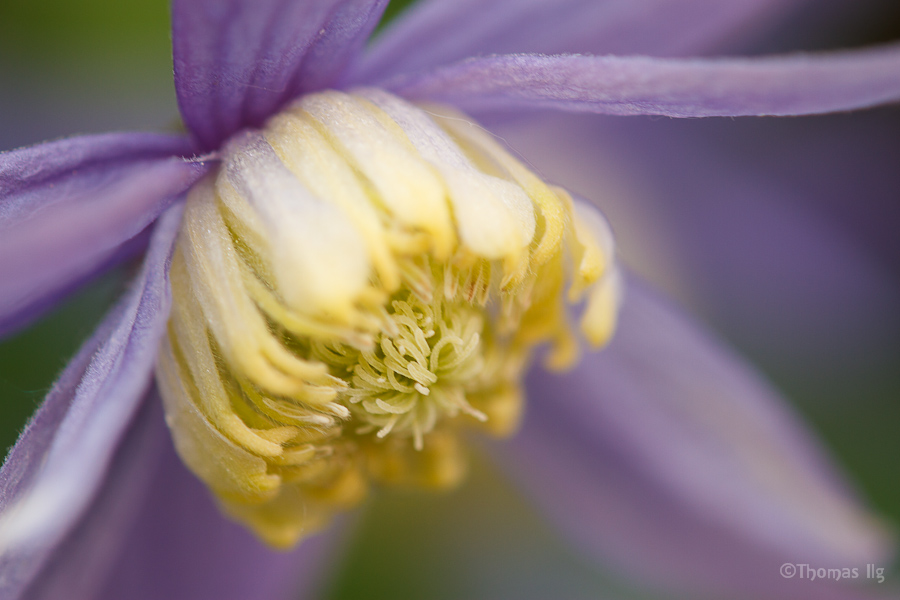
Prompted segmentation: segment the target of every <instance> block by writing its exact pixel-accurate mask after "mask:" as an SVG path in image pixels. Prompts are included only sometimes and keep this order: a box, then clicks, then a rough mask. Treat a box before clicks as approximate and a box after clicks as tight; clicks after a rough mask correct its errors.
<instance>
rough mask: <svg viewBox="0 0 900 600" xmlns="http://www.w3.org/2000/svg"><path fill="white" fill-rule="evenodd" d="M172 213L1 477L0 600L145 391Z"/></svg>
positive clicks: (43, 555) (20, 583)
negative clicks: (135, 275) (134, 278)
mask: <svg viewBox="0 0 900 600" xmlns="http://www.w3.org/2000/svg"><path fill="white" fill-rule="evenodd" d="M180 218H181V207H180V206H175V207H173V208H171V209H170V210H169V211H168V212H166V213H165V214H164V215H163V216H162V217H161V218H160V220H159V222H158V224H157V226H156V230H155V231H154V235H153V239H152V240H151V243H150V249H149V253H148V256H147V259H146V261H145V263H144V268H143V271H142V273H141V275H140V277H139V278H138V281H137V282H136V284H135V286H134V287H133V288H132V290H131V291H130V292H129V294H128V295H127V296H126V297H125V298H124V300H123V301H122V302H121V303H120V304H119V306H118V307H117V308H116V309H115V310H114V311H113V313H112V314H111V315H110V316H109V317H107V319H106V320H105V322H104V324H103V325H101V327H100V331H99V332H98V333H97V334H95V336H94V337H93V338H92V339H91V340H90V341H89V342H88V343H87V344H86V345H85V347H84V348H83V349H82V350H81V351H80V353H79V355H78V356H77V357H76V358H75V360H74V361H73V362H72V364H71V365H70V366H69V367H68V368H67V369H66V371H65V372H64V373H63V375H62V377H61V378H60V380H59V382H58V383H57V384H56V385H55V386H54V388H53V390H52V391H51V392H50V395H49V396H48V397H47V399H46V401H45V402H44V404H43V405H42V407H41V408H40V409H39V410H38V412H37V414H36V415H35V416H34V417H33V419H32V421H31V422H30V423H29V424H28V426H27V427H26V429H25V431H24V432H23V433H22V435H21V437H20V438H19V441H18V442H17V443H16V445H15V446H14V447H13V449H12V451H11V452H10V454H9V456H8V457H7V460H6V463H5V464H4V466H3V469H2V471H0V572H3V573H4V574H5V576H6V577H5V579H2V580H0V596H2V597H17V595H18V594H19V593H20V592H21V590H22V589H24V587H25V586H27V585H28V584H29V582H30V581H32V579H33V578H34V576H35V575H36V573H37V571H38V569H39V568H40V566H41V565H42V564H43V563H44V561H45V560H46V559H47V557H48V555H49V554H50V553H51V552H52V550H53V548H54V547H55V546H56V545H57V544H58V543H59V542H60V541H61V540H62V539H63V537H64V536H65V535H66V534H67V533H68V532H69V531H70V529H71V528H72V527H73V526H74V525H75V523H76V522H77V520H78V518H79V517H80V516H81V515H82V514H83V513H84V511H85V509H86V508H87V507H88V505H89V503H90V501H91V499H92V498H93V496H94V495H95V493H96V491H97V489H98V487H99V486H100V484H101V483H102V481H103V477H104V474H105V472H106V470H107V468H108V466H109V464H110V461H111V460H112V456H113V454H114V452H115V449H116V447H117V446H118V444H119V440H120V439H121V437H122V435H123V433H124V431H125V429H126V428H127V426H128V424H129V423H130V422H131V420H132V417H133V415H134V413H135V411H136V410H137V408H138V406H139V405H140V401H141V399H142V398H143V396H144V392H145V390H146V388H147V385H148V384H149V382H150V378H151V374H152V368H153V363H154V361H155V359H156V352H157V345H158V343H159V340H160V338H161V336H162V334H163V332H164V331H165V325H166V320H167V317H168V312H169V303H170V297H169V290H168V282H167V271H168V265H169V260H170V254H171V251H172V247H173V244H174V241H175V236H176V234H177V232H178V229H179V226H180Z"/></svg>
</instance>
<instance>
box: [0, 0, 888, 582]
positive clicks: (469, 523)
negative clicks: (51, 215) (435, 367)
mask: <svg viewBox="0 0 900 600" xmlns="http://www.w3.org/2000/svg"><path fill="white" fill-rule="evenodd" d="M408 3H409V2H408V1H406V2H399V3H398V2H394V3H392V5H391V8H390V12H389V14H391V15H392V14H395V13H396V12H398V11H399V10H400V9H401V8H402V6H403V5H404V4H408ZM851 25H853V24H851ZM168 27H169V18H168V6H167V3H166V2H165V1H163V0H129V1H127V2H122V1H121V0H78V1H73V0H44V1H42V2H32V1H27V0H3V1H0V115H2V119H0V150H6V149H10V148H14V147H18V146H21V145H27V144H32V143H36V142H40V141H43V140H46V139H52V138H56V137H61V136H66V135H72V134H76V133H92V132H101V131H109V130H116V129H150V130H160V129H165V128H171V127H172V126H173V125H174V124H175V123H177V108H176V103H175V96H174V89H173V87H172V76H171V58H170V46H169V43H170V41H169V29H168ZM854 27H855V29H853V31H854V33H853V35H852V36H851V38H850V41H852V42H857V43H858V42H860V41H861V40H860V36H861V35H862V36H866V35H868V36H869V39H880V38H883V37H885V35H886V34H884V32H883V29H884V23H883V22H882V21H881V20H878V21H874V20H873V21H872V23H871V27H870V28H868V29H867V28H866V27H867V26H866V23H865V22H861V23H857V24H855V25H854ZM895 33H896V32H895ZM829 35H832V37H830V38H829V37H828V36H829ZM888 37H889V35H888ZM829 40H830V43H831V44H833V45H838V44H843V43H847V42H848V39H847V36H846V35H844V34H842V33H841V32H840V31H833V32H831V33H829V31H827V30H826V31H824V32H821V37H820V38H815V39H812V40H810V41H809V44H810V47H811V46H812V45H819V46H823V47H827V46H828V45H829ZM863 41H864V40H863ZM132 270H133V265H126V266H123V267H121V268H119V269H118V270H116V271H114V272H112V273H110V274H108V275H106V276H104V277H102V278H101V279H99V280H98V281H96V282H95V283H93V284H92V285H90V286H89V287H88V288H87V289H85V290H83V291H81V292H80V293H79V294H77V295H76V296H75V297H74V298H73V299H72V300H71V301H69V302H68V303H67V304H65V305H64V306H62V307H60V308H59V309H57V310H55V311H54V312H53V313H51V314H50V315H48V316H47V317H46V318H44V319H42V320H41V321H40V322H38V323H37V324H36V325H34V326H32V327H31V328H29V329H27V330H26V331H24V332H21V333H19V334H18V335H15V336H14V337H12V338H11V339H8V340H6V341H4V342H2V343H0V397H2V401H0V447H3V448H4V449H6V448H9V447H10V446H11V445H12V444H13V443H14V442H15V439H16V436H17V435H18V432H19V431H20V430H21V428H22V427H23V425H24V423H25V421H26V420H27V418H28V416H29V415H30V414H31V413H32V412H33V411H34V410H35V408H36V407H37V406H38V405H39V403H40V401H41V399H42V398H43V396H44V395H45V393H46V392H47V390H48V389H49V386H50V385H51V384H52V382H53V380H54V378H55V376H56V375H57V374H58V373H59V372H60V370H61V369H62V368H63V366H64V365H65V363H66V361H67V360H68V358H69V357H71V356H72V355H73V353H74V352H75V351H76V350H77V348H78V346H79V344H80V343H81V341H83V340H84V339H85V338H86V337H87V336H88V335H89V334H90V332H91V331H92V329H93V328H94V326H95V325H96V324H97V322H98V321H99V319H100V318H101V317H102V315H103V314H104V312H105V310H106V309H107V308H108V307H109V306H110V304H111V303H112V302H113V301H114V300H115V298H116V297H117V296H118V294H119V293H120V292H121V291H122V290H123V289H124V285H125V281H126V280H127V276H128V275H129V273H130V272H131V271H132ZM752 358H754V359H755V360H756V362H757V364H759V365H761V366H762V367H763V368H764V369H765V370H766V371H767V373H768V374H769V375H770V377H772V378H773V379H774V380H775V381H776V382H777V383H778V384H779V385H780V386H781V387H782V389H784V390H785V391H786V392H787V393H788V394H789V395H790V397H791V398H792V399H794V400H795V401H796V403H797V407H798V409H799V410H800V411H801V413H802V414H803V415H804V416H805V417H806V418H807V419H808V421H809V422H810V423H811V424H812V426H813V427H814V428H815V429H816V430H817V431H818V432H819V433H820V434H821V436H822V437H823V439H824V440H825V441H826V443H827V444H828V446H829V447H830V448H831V449H832V450H833V452H834V453H835V455H836V456H837V457H838V459H839V461H840V462H841V463H842V464H843V466H845V467H846V469H847V470H848V471H849V472H850V474H851V475H852V477H854V478H855V480H856V481H857V482H858V483H859V484H860V487H861V488H862V489H863V490H864V492H865V494H866V495H867V497H868V498H869V500H870V501H871V503H872V504H873V505H874V506H875V507H876V508H877V509H878V510H879V512H881V513H882V514H884V515H886V516H888V517H889V518H890V519H891V520H892V521H893V522H895V523H900V461H898V460H897V458H898V457H900V435H898V434H897V430H898V425H900V402H898V399H900V357H898V355H896V354H895V355H894V356H891V357H889V358H888V359H887V361H886V362H883V363H879V364H868V365H866V366H865V367H864V368H854V369H852V370H848V371H846V372H844V371H841V372H838V373H821V374H820V376H816V377H811V376H810V375H809V373H807V372H802V373H797V372H796V371H794V370H792V369H791V365H785V364H784V363H782V362H780V361H777V360H775V359H774V357H773V356H770V355H767V354H765V353H757V354H756V355H755V356H753V357H752ZM848 398H849V399H852V401H847V399H848ZM423 496H425V497H424V498H423ZM360 520H361V535H359V536H358V537H356V538H354V540H353V541H352V543H351V549H350V552H349V554H348V555H347V556H346V557H345V559H344V562H343V565H342V566H341V569H340V570H339V572H338V573H337V574H336V575H335V577H334V579H333V581H332V583H331V585H330V588H329V589H330V596H329V597H330V598H333V599H350V598H372V597H392V598H395V599H398V600H399V599H402V598H460V597H516V598H542V597H548V598H549V597H566V598H580V597H583V598H597V597H617V598H639V597H642V596H641V595H640V593H639V592H637V591H635V590H633V589H629V587H628V586H627V584H624V583H622V582H619V581H617V580H616V579H615V578H614V577H611V576H610V575H608V574H605V573H601V572H598V571H596V570H595V568H594V567H593V566H591V565H589V564H586V563H585V562H583V561H582V560H581V559H579V557H578V555H577V554H576V553H575V552H574V551H573V550H572V549H570V548H568V547H567V546H566V545H565V544H564V542H562V541H561V540H560V539H558V538H557V537H556V536H555V534H554V533H553V532H552V530H550V529H549V528H548V527H547V526H546V525H545V524H543V523H542V521H541V520H540V519H539V518H538V517H537V516H536V515H535V514H534V512H533V511H532V510H531V509H530V508H529V507H528V506H527V505H526V504H524V503H523V501H522V499H521V498H520V497H519V496H518V495H517V494H516V493H515V492H514V491H513V490H512V489H511V488H510V487H509V486H508V485H507V484H506V482H505V481H504V480H503V478H502V476H501V475H499V474H498V473H497V472H495V471H494V470H493V469H492V468H491V467H490V466H489V465H487V464H485V463H482V462H476V464H475V467H474V469H473V475H472V477H471V478H470V480H469V481H468V482H467V483H466V484H465V485H464V486H463V488H462V489H461V490H459V491H457V492H455V493H452V494H448V495H440V496H432V495H430V494H416V493H404V492H388V493H385V494H381V495H378V497H377V498H376V499H375V500H374V501H373V502H371V503H369V504H368V505H367V507H366V508H365V509H364V510H363V511H362V515H361V519H360ZM426 533H427V535H426ZM372 557H377V559H375V560H373V558H372ZM387 557H389V558H387Z"/></svg>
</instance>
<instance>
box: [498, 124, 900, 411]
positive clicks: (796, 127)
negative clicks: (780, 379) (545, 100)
mask: <svg viewBox="0 0 900 600" xmlns="http://www.w3.org/2000/svg"><path fill="white" fill-rule="evenodd" d="M898 125H900V121H898V120H897V119H895V118H893V112H892V111H868V112H860V113H855V114H853V115H835V116H828V117H817V118H809V119H765V120H763V119H759V120H757V119H753V120H749V119H743V120H725V119H703V120H697V119H691V120H680V119H674V120H669V119H664V120H657V119H654V120H651V119H598V118H596V117H594V116H592V115H569V114H558V115H552V116H550V115H540V117H539V118H534V119H528V120H519V121H516V122H508V123H505V124H503V125H501V126H500V127H496V126H495V127H494V128H493V131H494V132H495V133H496V134H498V135H499V136H500V137H501V138H502V139H504V140H506V141H508V142H509V144H510V145H511V147H513V148H515V149H516V150H517V151H519V152H521V153H522V155H523V156H524V157H525V158H526V160H527V161H528V162H529V163H530V164H532V165H534V166H535V167H536V168H537V169H539V170H540V172H541V173H542V174H543V175H544V176H545V177H546V178H548V179H550V180H553V181H557V182H562V183H564V185H565V186H566V187H567V188H568V189H569V190H571V191H577V192H578V193H579V194H581V195H583V196H585V197H587V198H590V199H591V200H592V201H594V202H595V203H596V204H597V205H598V206H600V208H601V209H602V210H603V212H604V214H606V215H607V217H608V218H609V219H610V222H611V223H613V224H614V226H615V230H616V238H617V243H618V247H619V248H620V250H621V254H622V257H623V259H624V260H625V261H626V262H627V264H629V266H631V267H632V268H634V269H635V270H637V271H638V272H640V273H641V275H642V276H643V277H645V278H648V279H651V280H652V281H653V282H654V283H655V284H657V285H659V286H662V287H664V288H665V289H666V290H667V291H668V292H669V293H670V294H672V295H675V296H677V297H678V298H679V299H681V300H683V301H684V302H685V303H687V304H690V306H691V307H692V309H693V310H697V311H700V312H702V313H703V314H704V316H706V317H707V318H709V319H712V320H713V322H715V324H716V327H717V328H719V329H723V330H724V331H725V332H727V334H728V336H729V338H730V339H733V340H737V341H738V342H739V343H741V346H742V348H744V349H746V350H749V351H751V352H752V353H753V354H754V355H756V356H762V357H764V358H766V360H768V361H770V362H769V363H768V364H775V365H777V364H779V361H782V362H783V361H784V360H785V359H788V360H789V361H790V364H791V365H792V368H793V369H794V375H796V369H797V368H798V367H799V366H800V365H804V366H805V367H808V368H809V369H811V372H810V375H811V376H812V377H813V378H814V379H815V380H821V376H820V374H819V373H818V372H817V371H821V370H823V369H824V370H833V369H839V370H841V371H842V372H844V373H845V374H846V373H847V369H848V367H850V366H851V365H852V366H859V365H861V364H872V360H873V355H882V356H883V353H884V352H885V351H886V350H887V351H889V350H890V349H889V346H890V345H891V344H892V343H894V344H896V340H897V333H898V331H900V315H898V313H897V310H896V307H897V305H898V303H900V289H898V287H900V286H898V285H897V281H896V270H897V266H898V265H900V255H898V252H897V250H898V248H897V245H896V235H895V229H894V227H893V225H894V224H895V223H897V222H898V218H900V207H898V205H897V202H896V190H897V189H898V187H900V170H898V169H897V168H896V165H897V164H900V147H898V145H897V144H896V142H895V140H896V136H897V135H898V134H900V128H898ZM886 259H887V260H886ZM890 260H893V261H894V262H893V265H891V264H889V263H888V261H890ZM886 263H888V264H886ZM891 266H893V269H894V270H893V272H892V271H891V270H890V268H886V267H891ZM772 361H774V362H772ZM854 402H857V399H854Z"/></svg>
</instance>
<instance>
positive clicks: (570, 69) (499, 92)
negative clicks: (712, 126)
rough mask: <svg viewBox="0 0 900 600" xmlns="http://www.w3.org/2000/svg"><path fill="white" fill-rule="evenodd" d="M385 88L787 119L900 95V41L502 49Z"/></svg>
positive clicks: (522, 104) (604, 109)
mask: <svg viewBox="0 0 900 600" xmlns="http://www.w3.org/2000/svg"><path fill="white" fill-rule="evenodd" d="M384 86H385V87H386V88H387V89H389V90H391V91H393V92H395V93H397V94H399V95H401V96H404V97H406V98H411V99H416V100H434V101H440V102H446V103H450V104H453V105H455V106H457V107H460V108H462V109H464V110H467V111H469V112H473V113H477V112H479V111H485V110H493V109H510V108H553V109H557V110H567V111H573V112H592V113H601V114H611V115H664V116H669V117H714V116H731V117H736V116H751V115H753V116H765V115H770V116H787V115H808V114H821V113H829V112H837V111H845V110H854V109H859V108H868V107H872V106H877V105H879V104H886V103H890V102H896V101H898V100H900V45H897V44H894V45H888V46H882V47H877V48H871V49H865V50H851V51H846V52H830V53H821V54H796V55H786V56H772V57H764V58H718V59H663V58H649V57H641V56H631V57H621V56H579V55H561V56H544V55H528V54H525V55H503V56H489V57H485V58H473V59H470V60H465V61H462V62H459V63H456V64H453V65H450V66H446V67H441V68H437V69H434V70H432V71H429V72H425V73H421V74H417V75H411V76H400V77H397V78H394V79H392V80H389V81H388V82H386V83H385V84H384Z"/></svg>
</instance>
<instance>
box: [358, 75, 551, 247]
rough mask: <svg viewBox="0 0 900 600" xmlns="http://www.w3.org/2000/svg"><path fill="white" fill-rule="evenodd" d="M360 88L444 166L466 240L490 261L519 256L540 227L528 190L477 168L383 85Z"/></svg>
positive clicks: (424, 154)
mask: <svg viewBox="0 0 900 600" xmlns="http://www.w3.org/2000/svg"><path fill="white" fill-rule="evenodd" d="M357 93H358V94H359V95H360V96H362V97H364V98H367V99H368V100H370V101H371V102H372V103H373V104H375V105H376V106H377V107H378V108H380V109H381V110H383V111H384V112H385V113H386V114H387V115H388V117H390V119H391V120H393V121H394V122H395V123H397V125H399V126H400V128H401V129H402V130H403V132H404V133H405V134H406V136H407V137H408V138H409V140H410V142H412V144H413V146H414V147H415V148H416V150H417V151H418V152H419V153H420V154H421V155H422V157H423V158H424V159H425V160H427V161H429V162H430V163H431V164H433V165H434V166H435V168H437V169H438V171H439V172H440V174H441V176H442V177H443V178H444V182H445V184H446V185H447V189H448V191H449V193H450V202H451V205H452V207H453V216H454V218H455V219H456V224H457V228H458V230H459V235H460V238H461V239H462V242H463V243H464V244H465V245H466V246H468V247H469V248H470V249H471V250H472V251H473V252H474V253H476V254H478V255H479V256H482V257H484V258H487V259H489V260H494V259H500V258H506V259H510V260H518V259H519V257H521V256H522V254H523V253H524V251H525V249H526V248H527V247H528V245H529V244H530V243H531V239H532V238H533V237H534V231H535V218H534V210H533V208H532V204H531V199H530V198H529V197H528V195H527V194H526V193H525V191H524V190H523V189H522V188H521V187H519V186H518V185H516V184H515V183H512V182H510V181H507V180H504V179H500V178H498V177H494V176H493V175H488V174H486V173H483V172H481V171H480V170H479V169H477V168H476V167H475V165H473V164H472V162H471V161H470V160H469V159H468V158H466V156H465V155H464V154H463V153H462V152H461V150H460V149H459V147H458V146H457V145H456V144H455V143H454V142H453V140H452V139H451V138H450V136H449V135H448V134H447V133H446V132H445V131H443V130H442V129H441V128H440V127H438V126H437V124H436V123H435V122H434V121H433V120H432V119H431V118H430V117H429V116H428V115H427V114H426V113H425V112H424V111H422V110H421V109H419V108H416V107H414V106H412V105H410V104H407V103H406V102H403V101H401V100H400V99H399V98H396V97H395V96H392V95H390V94H387V93H386V92H382V91H380V90H374V89H366V90H359V91H358V92H357Z"/></svg>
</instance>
